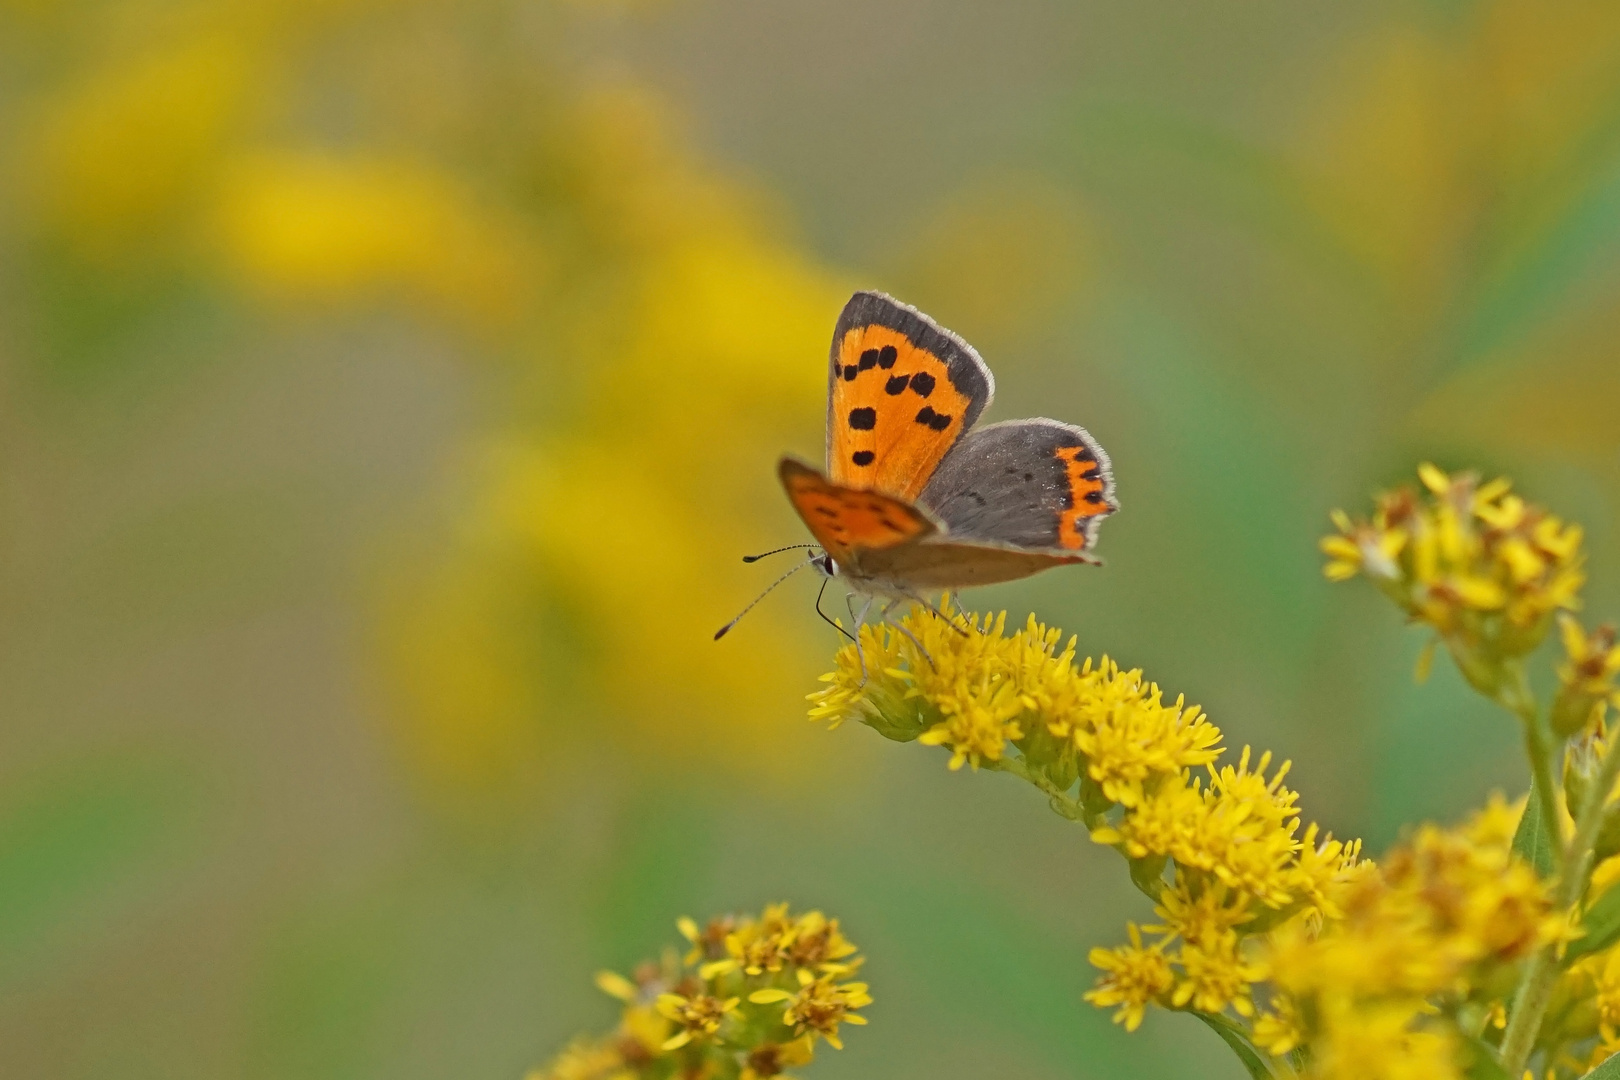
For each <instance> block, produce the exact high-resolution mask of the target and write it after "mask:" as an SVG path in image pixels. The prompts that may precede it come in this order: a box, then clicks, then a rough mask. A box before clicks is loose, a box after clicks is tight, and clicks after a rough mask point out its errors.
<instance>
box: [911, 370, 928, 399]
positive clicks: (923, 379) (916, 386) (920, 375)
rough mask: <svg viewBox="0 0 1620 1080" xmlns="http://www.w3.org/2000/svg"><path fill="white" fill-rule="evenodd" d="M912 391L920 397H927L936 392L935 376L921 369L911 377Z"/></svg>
mask: <svg viewBox="0 0 1620 1080" xmlns="http://www.w3.org/2000/svg"><path fill="white" fill-rule="evenodd" d="M911 391H912V393H914V394H916V395H917V396H918V397H927V396H928V395H929V394H932V393H933V392H934V377H933V376H932V375H930V374H928V372H926V371H919V372H917V374H915V375H913V376H912V377H911Z"/></svg>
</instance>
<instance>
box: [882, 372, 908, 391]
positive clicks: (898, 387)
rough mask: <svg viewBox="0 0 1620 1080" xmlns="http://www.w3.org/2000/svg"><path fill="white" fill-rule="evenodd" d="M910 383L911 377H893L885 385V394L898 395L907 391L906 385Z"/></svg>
mask: <svg viewBox="0 0 1620 1080" xmlns="http://www.w3.org/2000/svg"><path fill="white" fill-rule="evenodd" d="M910 381H911V376H910V375H891V376H889V381H888V382H886V383H884V384H883V392H884V393H885V394H898V393H900V392H902V391H903V390H905V388H906V383H908V382H910Z"/></svg>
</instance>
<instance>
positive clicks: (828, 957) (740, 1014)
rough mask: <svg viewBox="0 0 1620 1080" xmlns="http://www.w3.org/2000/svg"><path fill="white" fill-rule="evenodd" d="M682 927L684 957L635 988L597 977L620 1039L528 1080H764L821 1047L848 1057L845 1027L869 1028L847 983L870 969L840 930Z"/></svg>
mask: <svg viewBox="0 0 1620 1080" xmlns="http://www.w3.org/2000/svg"><path fill="white" fill-rule="evenodd" d="M676 925H677V926H678V928H679V929H680V931H681V936H682V937H684V938H686V940H687V942H688V944H689V945H690V948H689V949H688V951H687V952H686V954H685V955H684V956H682V955H680V954H679V953H678V952H677V951H676V950H674V949H669V950H666V952H665V953H664V955H663V957H662V958H661V959H660V960H659V961H658V962H656V963H646V964H642V965H641V966H640V967H638V968H636V970H635V972H634V973H633V975H632V977H630V978H626V977H625V976H623V975H619V974H616V973H614V972H602V973H601V974H600V975H598V976H597V978H596V983H597V986H599V987H600V988H601V989H602V990H603V991H604V992H605V993H607V994H609V995H611V996H613V997H615V998H618V999H619V1001H621V1002H622V1003H623V1006H624V1009H623V1012H622V1014H621V1016H620V1019H619V1025H618V1028H617V1029H616V1030H615V1031H614V1032H613V1033H612V1034H611V1035H609V1036H607V1037H605V1038H599V1039H580V1040H577V1041H576V1042H574V1043H573V1044H572V1045H570V1046H569V1047H568V1048H567V1049H566V1050H564V1051H563V1052H562V1054H561V1055H559V1056H558V1057H557V1058H556V1060H554V1061H553V1062H552V1063H551V1064H550V1065H548V1066H546V1067H545V1068H543V1069H538V1070H536V1071H534V1072H532V1073H530V1075H529V1080H652V1078H654V1077H658V1078H663V1077H669V1076H672V1075H674V1076H692V1077H698V1076H730V1077H736V1078H737V1080H765V1078H768V1077H773V1076H782V1075H784V1073H785V1072H786V1070H788V1069H791V1068H796V1067H798V1066H800V1065H807V1064H809V1063H810V1062H811V1061H812V1060H813V1059H814V1058H815V1046H816V1042H817V1041H818V1040H824V1041H826V1042H827V1043H829V1044H830V1045H832V1046H834V1047H837V1048H839V1049H842V1048H843V1043H842V1042H841V1041H840V1039H839V1034H838V1033H839V1027H840V1025H842V1024H855V1025H860V1024H864V1023H866V1018H865V1017H864V1016H862V1015H860V1014H859V1013H858V1012H856V1011H855V1010H857V1009H860V1008H862V1007H863V1006H866V1005H870V1004H871V1003H872V998H871V995H870V994H869V993H868V992H867V985H866V984H865V983H864V982H857V981H855V980H853V979H852V978H850V976H853V975H854V974H855V973H856V971H858V970H859V968H860V966H861V963H862V958H861V957H860V956H859V955H857V950H856V948H855V946H854V945H852V944H851V943H850V942H849V940H848V939H847V938H845V937H844V934H843V931H842V930H841V929H840V928H839V925H838V920H837V919H829V918H827V917H826V916H825V915H823V914H822V913H821V912H819V911H810V912H806V913H804V914H801V915H795V914H793V913H792V912H791V911H790V910H789V908H788V905H786V904H772V905H770V906H768V907H766V908H765V910H764V911H763V912H762V913H761V914H760V915H759V916H758V917H757V918H753V917H737V916H721V917H718V918H715V919H712V920H710V922H709V924H708V925H707V926H705V927H699V926H698V924H697V923H695V922H693V921H692V920H691V919H687V918H683V919H681V920H679V921H678V922H677V924H676Z"/></svg>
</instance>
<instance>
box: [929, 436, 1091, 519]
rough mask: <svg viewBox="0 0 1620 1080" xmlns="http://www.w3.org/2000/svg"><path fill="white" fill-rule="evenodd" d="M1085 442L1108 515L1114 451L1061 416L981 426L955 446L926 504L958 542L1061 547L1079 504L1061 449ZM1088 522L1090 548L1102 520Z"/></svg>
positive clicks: (932, 482)
mask: <svg viewBox="0 0 1620 1080" xmlns="http://www.w3.org/2000/svg"><path fill="white" fill-rule="evenodd" d="M1074 446H1083V447H1085V448H1086V449H1087V451H1089V453H1090V456H1091V457H1092V458H1093V459H1094V460H1095V461H1096V462H1097V464H1098V466H1099V467H1100V470H1101V473H1102V479H1103V483H1104V487H1103V491H1102V496H1103V498H1104V499H1105V500H1106V502H1107V505H1108V508H1109V512H1112V510H1114V509H1117V508H1118V504H1117V503H1116V502H1115V501H1114V481H1113V476H1112V474H1111V472H1110V471H1109V463H1108V455H1107V454H1105V453H1104V452H1103V449H1102V447H1100V446H1098V445H1097V442H1096V440H1094V439H1093V438H1092V437H1091V435H1090V434H1088V433H1087V432H1086V430H1085V429H1084V428H1081V427H1076V426H1075V425H1073V424H1064V423H1060V422H1059V421H1056V420H1046V419H1035V420H1009V421H1005V422H1003V423H999V424H991V425H990V426H989V427H984V428H980V429H979V430H977V431H973V432H970V433H968V435H967V436H966V437H965V438H963V439H962V440H961V441H960V442H958V443H957V444H956V445H955V446H954V447H952V448H951V451H950V453H948V454H946V455H945V459H944V460H943V461H941V462H940V464H939V468H938V469H937V470H935V472H934V475H933V477H932V478H931V479H930V480H929V481H928V486H927V487H926V488H924V489H923V492H922V497H921V498H920V499H919V501H920V502H921V503H922V505H923V507H924V508H925V509H927V510H929V511H930V512H932V513H933V514H934V515H935V516H936V517H938V518H939V519H940V520H941V521H943V522H944V523H945V527H946V531H947V536H948V537H949V538H950V539H951V540H970V541H971V540H978V541H984V542H988V543H992V544H998V545H1010V546H1013V547H1020V548H1035V549H1046V550H1054V549H1062V548H1063V545H1062V544H1061V543H1060V533H1061V530H1062V525H1063V514H1064V512H1065V511H1067V510H1069V509H1070V508H1071V507H1072V505H1073V503H1072V495H1071V490H1070V484H1069V481H1068V466H1067V464H1066V463H1065V462H1064V461H1063V459H1062V458H1060V457H1058V451H1059V450H1061V449H1063V448H1065V447H1074ZM1103 516H1105V515H1102V514H1099V515H1097V516H1096V517H1094V518H1091V519H1090V520H1089V521H1087V522H1086V528H1087V535H1086V544H1085V547H1086V548H1087V549H1089V548H1091V547H1092V546H1093V544H1095V542H1096V524H1097V523H1098V522H1100V521H1101V519H1102V517H1103Z"/></svg>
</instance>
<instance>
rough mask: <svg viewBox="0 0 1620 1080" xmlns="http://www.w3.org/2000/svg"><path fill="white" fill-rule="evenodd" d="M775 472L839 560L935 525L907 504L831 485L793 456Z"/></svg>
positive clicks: (915, 536)
mask: <svg viewBox="0 0 1620 1080" xmlns="http://www.w3.org/2000/svg"><path fill="white" fill-rule="evenodd" d="M778 471H779V472H780V474H781V477H782V486H783V487H785V488H786V489H787V495H788V501H789V502H791V503H792V504H793V508H794V509H795V510H797V511H798V512H799V516H800V517H802V518H803V519H804V523H805V525H807V526H809V528H810V534H811V535H812V536H814V537H815V538H816V542H817V543H818V544H820V545H821V546H822V547H823V548H825V549H826V550H827V552H828V553H829V554H831V555H832V557H833V558H834V559H836V560H838V561H840V562H844V561H847V560H848V559H849V556H850V553H851V552H852V551H855V550H857V549H875V548H887V547H893V546H894V545H896V544H903V543H906V542H907V541H910V540H917V539H920V538H921V537H924V536H928V535H930V534H931V533H933V532H934V531H935V529H936V526H935V525H934V523H933V522H932V521H930V520H929V519H928V516H927V515H926V514H924V513H923V512H922V511H921V510H918V509H917V508H916V507H914V506H912V505H910V504H909V503H905V502H902V501H900V500H899V499H892V498H889V497H888V496H886V495H882V494H880V493H878V492H875V491H857V490H854V489H852V488H848V487H844V486H843V485H841V484H836V483H833V482H832V481H830V480H828V479H827V478H826V477H824V476H822V475H821V474H820V473H818V472H816V471H815V470H814V469H812V468H810V467H809V466H808V465H802V464H800V463H799V462H797V461H795V460H793V459H792V458H783V459H782V463H781V465H780V467H779V470H778Z"/></svg>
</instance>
